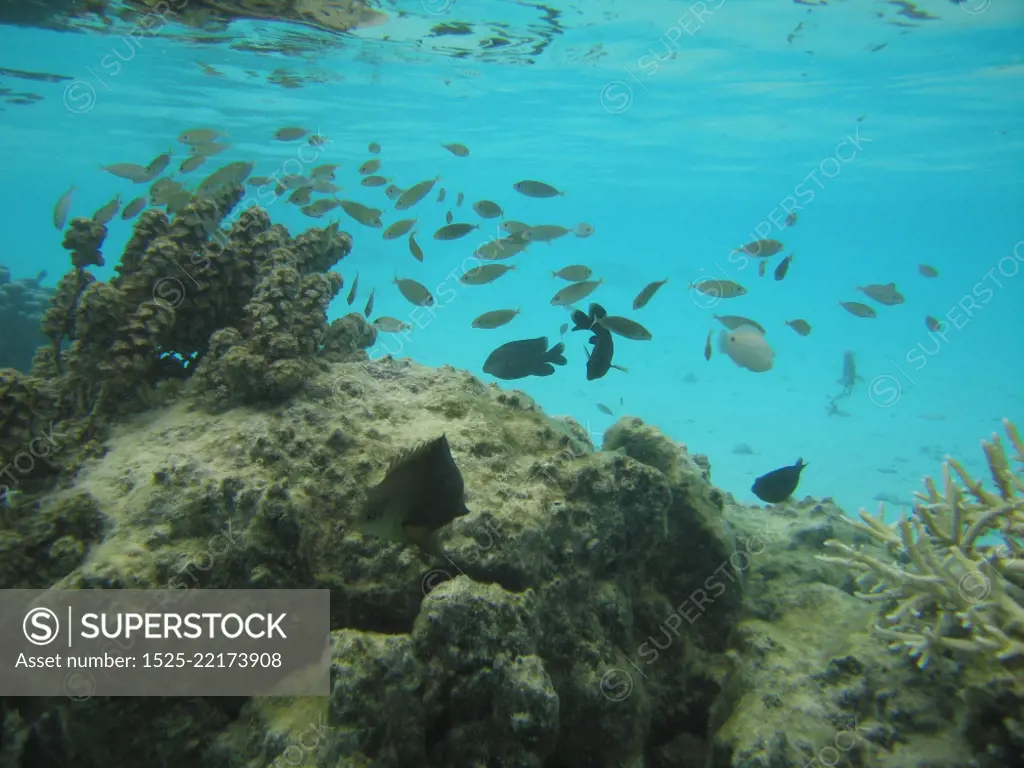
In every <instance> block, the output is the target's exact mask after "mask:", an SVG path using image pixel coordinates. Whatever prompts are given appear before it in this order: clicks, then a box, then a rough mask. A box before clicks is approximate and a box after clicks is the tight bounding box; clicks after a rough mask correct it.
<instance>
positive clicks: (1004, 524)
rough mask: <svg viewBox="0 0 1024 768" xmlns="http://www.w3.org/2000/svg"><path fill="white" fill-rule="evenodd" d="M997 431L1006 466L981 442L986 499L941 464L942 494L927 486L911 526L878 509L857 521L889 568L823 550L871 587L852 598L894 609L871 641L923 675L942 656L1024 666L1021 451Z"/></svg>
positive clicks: (979, 486) (853, 552) (857, 554)
mask: <svg viewBox="0 0 1024 768" xmlns="http://www.w3.org/2000/svg"><path fill="white" fill-rule="evenodd" d="M1003 426H1004V428H1005V430H1006V436H1007V438H1008V439H1009V442H1010V444H1011V446H1012V451H1013V453H1012V456H1011V455H1009V454H1008V453H1007V450H1006V448H1004V446H1003V442H1002V440H1001V439H1000V437H999V436H998V435H993V436H992V438H991V439H990V440H988V441H983V442H982V449H983V451H984V453H985V458H986V460H987V462H988V467H989V472H990V474H991V478H992V485H993V486H994V489H993V490H988V489H986V488H985V487H984V485H983V483H982V481H980V480H976V479H975V478H973V477H971V475H970V474H969V473H968V472H967V470H966V469H964V467H963V465H961V464H960V463H959V462H958V461H956V460H955V459H953V458H950V457H947V458H946V461H945V464H944V465H943V475H942V488H941V489H940V488H939V487H938V486H937V485H936V484H935V482H934V481H932V480H931V479H930V478H926V480H925V490H924V491H923V492H918V493H917V494H916V497H917V503H916V504H915V505H914V511H913V513H912V515H911V516H910V517H909V518H908V519H904V520H901V521H900V522H899V523H897V524H896V525H895V526H890V525H887V524H886V523H885V521H884V519H883V516H884V509H882V508H880V510H879V515H878V516H877V517H874V516H872V515H869V514H867V513H866V512H864V511H861V513H860V518H861V520H862V521H863V522H860V523H857V522H854V523H853V525H854V526H856V527H857V528H858V529H860V530H861V531H863V532H865V533H867V534H868V535H869V536H871V537H872V538H873V539H874V540H875V541H877V542H878V543H879V544H881V545H882V546H883V547H884V549H885V550H886V551H888V552H889V553H890V554H891V555H892V556H893V558H894V561H893V562H891V563H887V562H884V561H883V559H881V558H879V557H878V556H876V555H875V554H872V553H871V552H869V551H867V550H865V549H863V548H857V549H855V548H853V547H850V546H848V545H846V544H843V543H842V542H839V541H835V540H830V541H827V542H825V544H826V546H828V547H830V548H831V549H834V550H838V552H839V553H840V555H839V556H824V555H821V556H819V557H820V559H822V560H825V561H828V562H834V563H841V564H845V565H848V566H851V567H853V568H855V569H857V570H859V571H861V572H862V574H861V579H859V580H858V581H859V583H860V584H861V586H865V585H866V584H867V583H871V584H872V586H871V588H870V589H869V590H868V591H866V592H861V593H858V596H859V597H862V598H864V599H866V600H870V601H877V602H884V603H887V604H888V605H887V608H888V607H889V606H893V607H892V608H891V609H890V610H887V612H886V613H885V614H884V615H883V620H882V623H881V624H880V625H877V626H876V630H877V632H878V634H879V635H881V636H882V637H884V638H885V639H887V640H888V641H889V644H890V647H892V648H894V649H901V650H905V651H907V652H908V653H909V654H910V656H911V657H912V658H914V659H915V660H916V661H917V664H918V666H920V667H922V668H923V667H924V666H926V665H927V664H928V662H929V660H930V658H931V656H932V655H933V654H934V653H935V652H936V651H937V650H943V649H948V650H954V651H961V652H967V653H971V654H986V655H988V656H990V657H994V658H996V659H998V660H999V661H1001V662H1009V661H1011V660H1012V659H1015V658H1017V657H1024V442H1022V441H1021V437H1020V435H1019V433H1018V432H1017V429H1016V427H1014V425H1013V424H1011V423H1010V422H1009V421H1008V420H1006V421H1004V422H1003ZM1011 462H1012V463H1013V464H1016V465H1017V466H1016V467H1012V466H1011Z"/></svg>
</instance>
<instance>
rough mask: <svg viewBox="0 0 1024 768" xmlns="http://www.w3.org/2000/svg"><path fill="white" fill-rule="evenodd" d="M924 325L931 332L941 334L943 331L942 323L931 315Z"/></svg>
mask: <svg viewBox="0 0 1024 768" xmlns="http://www.w3.org/2000/svg"><path fill="white" fill-rule="evenodd" d="M924 324H925V327H927V328H928V330H929V331H935V332H936V333H939V332H940V331H941V330H942V323H940V322H939V321H938V320H936V319H935V318H934V317H932V316H931V315H928V317H926V318H925V319H924Z"/></svg>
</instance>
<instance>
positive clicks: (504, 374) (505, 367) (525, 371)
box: [484, 336, 566, 380]
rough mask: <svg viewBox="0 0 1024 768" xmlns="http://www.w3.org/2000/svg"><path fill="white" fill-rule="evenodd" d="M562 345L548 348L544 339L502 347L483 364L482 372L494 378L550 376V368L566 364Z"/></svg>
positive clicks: (492, 353) (510, 343) (524, 340)
mask: <svg viewBox="0 0 1024 768" xmlns="http://www.w3.org/2000/svg"><path fill="white" fill-rule="evenodd" d="M564 351H565V344H563V343H561V342H559V343H558V344H556V345H555V346H553V347H552V348H551V349H548V340H547V337H546V336H541V337H539V338H536V339H522V340H520V341H510V342H508V343H507V344H502V345H501V346H500V347H498V348H497V349H496V350H494V351H493V352H491V354H489V355H488V356H487V359H486V360H485V361H484V373H489V374H491V376H494V377H495V378H497V379H506V380H511V379H524V378H526V377H527V376H550V375H551V374H553V373H554V372H555V369H554V367H553V366H555V365H565V362H566V361H565V357H564V356H563V355H562V352H564Z"/></svg>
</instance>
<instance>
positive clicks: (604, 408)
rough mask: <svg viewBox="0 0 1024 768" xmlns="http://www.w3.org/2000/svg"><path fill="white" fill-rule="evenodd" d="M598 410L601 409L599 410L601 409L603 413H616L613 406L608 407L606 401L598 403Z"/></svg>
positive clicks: (610, 414)
mask: <svg viewBox="0 0 1024 768" xmlns="http://www.w3.org/2000/svg"><path fill="white" fill-rule="evenodd" d="M597 410H599V411H600V412H601V413H607V414H608V415H609V416H613V415H614V414H613V413H612V409H611V408H609V407H608V406H607V405H605V404H604V403H598V404H597Z"/></svg>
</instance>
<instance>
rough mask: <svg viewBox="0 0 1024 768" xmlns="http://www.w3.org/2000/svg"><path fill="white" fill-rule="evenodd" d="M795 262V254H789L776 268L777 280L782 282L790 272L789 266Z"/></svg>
mask: <svg viewBox="0 0 1024 768" xmlns="http://www.w3.org/2000/svg"><path fill="white" fill-rule="evenodd" d="M792 261H793V254H792V253H791V254H789V256H787V257H786V258H784V259H783V260H782V261H780V262H779V266H777V267H776V268H775V279H776V280H781V279H782V278H784V277H785V276H786V273H787V272H789V265H790V263H791V262H792Z"/></svg>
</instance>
